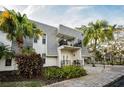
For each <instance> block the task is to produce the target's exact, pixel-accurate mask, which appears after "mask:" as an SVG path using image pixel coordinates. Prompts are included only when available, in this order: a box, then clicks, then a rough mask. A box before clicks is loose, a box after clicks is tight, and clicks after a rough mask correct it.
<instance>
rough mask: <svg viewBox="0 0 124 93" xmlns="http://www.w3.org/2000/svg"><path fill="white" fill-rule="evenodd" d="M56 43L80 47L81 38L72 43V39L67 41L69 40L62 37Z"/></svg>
mask: <svg viewBox="0 0 124 93" xmlns="http://www.w3.org/2000/svg"><path fill="white" fill-rule="evenodd" d="M58 44H59V46H62V45H68V46H74V47H82V42H81V40H78V41H77V42H75V43H74V40H73V41H69V40H65V39H62V40H60V41H59V42H58Z"/></svg>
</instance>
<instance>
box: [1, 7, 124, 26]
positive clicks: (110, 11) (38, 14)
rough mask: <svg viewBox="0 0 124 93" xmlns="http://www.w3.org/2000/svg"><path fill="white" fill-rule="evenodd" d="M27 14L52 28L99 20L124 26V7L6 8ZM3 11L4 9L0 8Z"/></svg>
mask: <svg viewBox="0 0 124 93" xmlns="http://www.w3.org/2000/svg"><path fill="white" fill-rule="evenodd" d="M5 7H7V8H8V9H15V10H16V11H20V12H21V13H26V14H27V15H28V17H29V18H30V19H32V20H36V21H39V22H42V23H45V24H49V25H52V26H56V27H57V26H58V25H59V24H63V25H66V26H70V27H73V28H74V27H77V26H80V25H87V24H88V23H89V22H91V21H96V20H97V19H104V20H107V21H108V22H109V23H110V24H118V25H124V6H118V5H111V6H107V5H105V6H104V5H102V6H101V5H97V6H86V5H85V6H63V5H58V6H54V5H53V6H43V5H42V6H38V5H30V6H28V5H25V6H20V5H19V6H16V5H15V6H5ZM0 9H2V8H0Z"/></svg>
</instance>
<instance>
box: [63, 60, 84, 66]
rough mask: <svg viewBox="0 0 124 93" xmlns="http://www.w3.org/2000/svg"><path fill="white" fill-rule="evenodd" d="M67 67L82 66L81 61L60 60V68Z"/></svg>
mask: <svg viewBox="0 0 124 93" xmlns="http://www.w3.org/2000/svg"><path fill="white" fill-rule="evenodd" d="M68 65H74V66H82V65H83V60H61V66H68Z"/></svg>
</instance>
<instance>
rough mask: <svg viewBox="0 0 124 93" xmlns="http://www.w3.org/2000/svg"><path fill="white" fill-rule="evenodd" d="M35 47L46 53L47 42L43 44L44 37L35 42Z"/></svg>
mask: <svg viewBox="0 0 124 93" xmlns="http://www.w3.org/2000/svg"><path fill="white" fill-rule="evenodd" d="M33 48H34V49H35V51H36V52H37V53H39V54H41V56H42V53H46V48H47V44H43V43H42V37H40V38H39V40H38V41H37V43H33Z"/></svg>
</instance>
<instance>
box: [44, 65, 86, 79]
mask: <svg viewBox="0 0 124 93" xmlns="http://www.w3.org/2000/svg"><path fill="white" fill-rule="evenodd" d="M86 74H87V73H86V70H84V68H83V67H79V66H65V67H62V68H57V67H48V68H45V69H44V78H45V79H48V80H61V79H70V78H76V77H80V76H84V75H86Z"/></svg>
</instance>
